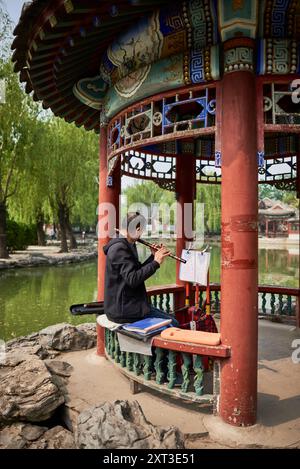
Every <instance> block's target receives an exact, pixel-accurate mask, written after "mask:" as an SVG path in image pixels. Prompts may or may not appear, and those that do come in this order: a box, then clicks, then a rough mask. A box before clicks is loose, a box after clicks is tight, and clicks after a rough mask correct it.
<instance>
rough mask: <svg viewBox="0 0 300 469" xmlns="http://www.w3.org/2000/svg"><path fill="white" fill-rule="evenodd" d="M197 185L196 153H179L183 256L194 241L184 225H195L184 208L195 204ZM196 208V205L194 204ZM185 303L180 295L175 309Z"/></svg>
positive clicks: (179, 243)
mask: <svg viewBox="0 0 300 469" xmlns="http://www.w3.org/2000/svg"><path fill="white" fill-rule="evenodd" d="M195 187H196V161H195V157H194V155H188V154H187V155H177V157H176V199H177V216H176V220H177V223H176V236H177V237H176V255H177V256H181V251H182V249H185V248H186V244H187V243H188V242H189V241H193V238H192V237H189V236H188V235H189V234H188V233H186V234H185V233H184V227H185V226H187V225H189V226H191V227H193V226H194V225H193V213H194V209H192V212H191V211H189V210H187V207H186V210H185V209H184V205H185V204H194V199H195ZM193 208H194V205H193ZM179 267H180V264H179V262H177V263H176V284H177V285H182V284H184V282H182V281H181V280H179ZM183 305H184V295H179V296H178V299H177V301H176V304H175V309H176V308H178V307H181V306H183Z"/></svg>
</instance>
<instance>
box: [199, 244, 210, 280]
mask: <svg viewBox="0 0 300 469" xmlns="http://www.w3.org/2000/svg"><path fill="white" fill-rule="evenodd" d="M209 264H210V252H204V253H202V252H197V251H196V283H198V284H199V285H205V286H207V273H208V269H209Z"/></svg>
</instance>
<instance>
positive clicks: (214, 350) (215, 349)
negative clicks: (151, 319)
mask: <svg viewBox="0 0 300 469" xmlns="http://www.w3.org/2000/svg"><path fill="white" fill-rule="evenodd" d="M152 345H153V346H154V347H159V348H163V349H167V350H175V351H177V352H184V353H192V354H195V355H205V356H209V357H218V358H228V357H230V355H231V347H227V346H225V345H215V346H212V345H201V344H192V343H189V342H178V341H175V340H166V339H162V338H161V337H155V338H154V340H153V343H152Z"/></svg>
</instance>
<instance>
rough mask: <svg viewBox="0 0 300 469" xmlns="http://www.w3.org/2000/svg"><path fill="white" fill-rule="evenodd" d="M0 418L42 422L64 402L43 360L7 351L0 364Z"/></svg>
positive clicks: (2, 419) (11, 420)
mask: <svg viewBox="0 0 300 469" xmlns="http://www.w3.org/2000/svg"><path fill="white" fill-rule="evenodd" d="M0 396H1V399H0V422H4V423H9V422H13V421H18V420H21V421H28V422H42V421H44V420H47V419H48V418H50V417H51V416H52V415H53V413H54V411H55V410H56V409H57V408H58V407H59V406H60V405H61V404H63V403H64V396H63V395H62V393H61V391H60V390H59V388H58V387H57V386H56V385H55V384H54V382H53V379H52V376H51V374H50V372H49V371H48V369H47V367H46V365H45V363H44V362H43V361H42V360H40V359H39V358H38V357H36V356H34V355H24V354H22V357H20V353H14V352H9V353H8V354H7V359H6V361H5V363H4V364H1V365H0Z"/></svg>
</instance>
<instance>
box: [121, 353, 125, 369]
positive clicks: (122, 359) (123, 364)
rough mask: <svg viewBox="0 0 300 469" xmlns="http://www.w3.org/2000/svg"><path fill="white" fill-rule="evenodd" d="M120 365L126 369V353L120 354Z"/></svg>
mask: <svg viewBox="0 0 300 469" xmlns="http://www.w3.org/2000/svg"><path fill="white" fill-rule="evenodd" d="M120 365H121V367H122V368H125V367H126V352H121V353H120Z"/></svg>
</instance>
